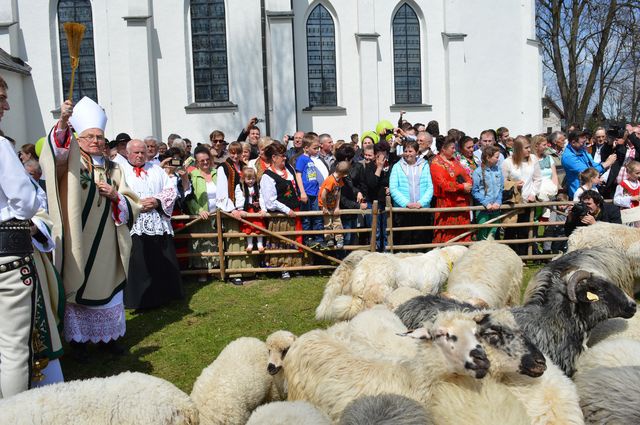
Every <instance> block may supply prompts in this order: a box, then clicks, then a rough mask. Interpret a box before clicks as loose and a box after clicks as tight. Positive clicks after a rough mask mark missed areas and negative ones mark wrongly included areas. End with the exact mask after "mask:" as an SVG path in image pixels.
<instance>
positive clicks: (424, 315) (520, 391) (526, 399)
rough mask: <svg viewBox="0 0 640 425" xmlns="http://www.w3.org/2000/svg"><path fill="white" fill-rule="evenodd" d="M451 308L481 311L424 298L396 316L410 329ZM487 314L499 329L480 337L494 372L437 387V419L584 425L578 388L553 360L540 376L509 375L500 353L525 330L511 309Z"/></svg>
mask: <svg viewBox="0 0 640 425" xmlns="http://www.w3.org/2000/svg"><path fill="white" fill-rule="evenodd" d="M450 309H454V310H461V311H466V312H467V314H478V313H479V312H480V311H481V310H478V311H476V308H475V307H474V306H472V305H470V304H465V303H460V302H458V301H455V300H451V299H444V298H441V297H434V296H422V297H418V298H415V299H412V300H410V301H409V302H407V303H405V304H404V305H402V306H401V307H400V308H398V309H397V310H396V313H397V314H398V315H399V316H400V317H401V318H402V320H403V322H404V323H405V324H407V325H408V326H409V327H411V326H412V325H414V324H415V323H422V322H424V321H428V320H433V318H434V317H435V315H436V314H437V313H438V311H439V310H445V311H446V310H450ZM484 312H490V315H489V316H488V317H491V318H492V322H493V326H494V327H497V329H496V333H495V334H492V333H488V334H487V333H486V332H484V335H483V332H482V330H480V333H479V339H480V340H481V341H483V345H484V347H485V348H486V350H487V356H488V357H489V360H490V361H491V364H492V366H491V370H490V374H489V376H488V377H487V378H485V379H483V380H482V381H470V380H467V379H453V380H447V381H444V382H441V383H440V384H438V385H437V386H436V387H435V390H434V397H433V400H432V401H433V406H432V413H433V416H434V419H437V420H438V421H440V422H442V423H456V424H482V423H509V424H519V423H531V424H536V425H542V424H547V425H550V424H557V425H560V424H581V423H582V422H583V421H582V412H581V410H580V406H579V404H578V395H577V391H576V388H575V385H574V384H573V382H571V380H570V379H569V378H568V377H567V376H566V375H565V374H564V373H563V372H562V371H561V370H560V369H559V368H558V367H557V366H556V365H554V364H553V363H551V361H547V362H546V367H547V369H546V371H545V372H544V374H543V375H542V376H540V377H535V374H534V375H533V377H530V376H527V374H526V373H524V374H523V373H512V372H511V373H508V372H509V367H510V366H509V364H505V365H503V366H502V367H501V366H500V363H501V362H500V360H499V358H500V357H498V355H502V356H504V352H512V348H511V347H510V345H511V344H510V343H509V341H511V340H512V339H513V338H514V335H515V336H517V335H518V334H520V333H521V331H519V326H518V325H517V323H516V322H515V318H514V317H513V314H512V313H511V312H510V311H509V310H507V309H502V310H485V311H484ZM527 340H528V339H527ZM503 344H506V346H502V345H503ZM503 358H504V357H503ZM507 360H508V357H507ZM494 364H495V367H494ZM511 367H513V366H511ZM505 371H506V372H507V373H505ZM452 384H455V385H452ZM465 406H466V408H463V407H465ZM483 406H485V407H484V408H483ZM459 412H460V413H459ZM453 418H455V420H454V419H453Z"/></svg>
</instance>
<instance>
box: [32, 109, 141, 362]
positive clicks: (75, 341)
mask: <svg viewBox="0 0 640 425" xmlns="http://www.w3.org/2000/svg"><path fill="white" fill-rule="evenodd" d="M69 123H71V125H72V126H73V130H74V131H76V132H77V136H75V135H74V134H73V132H72V130H71V128H70V127H69ZM106 123H107V117H106V115H105V113H104V111H103V109H102V108H101V107H100V106H99V105H98V104H97V103H95V102H94V101H93V100H91V99H89V98H88V97H84V98H82V99H81V100H80V101H79V102H78V104H77V105H76V106H75V108H74V107H73V104H72V103H71V102H70V101H66V102H65V103H64V104H63V105H62V107H61V114H60V120H59V121H58V123H57V124H56V125H55V126H54V127H53V129H52V130H51V132H50V133H49V136H48V139H47V143H45V145H44V147H43V150H42V155H41V158H40V160H41V163H42V165H43V168H44V173H45V176H46V178H47V191H48V193H47V195H48V203H49V215H50V216H51V219H52V220H53V223H54V228H53V236H54V241H55V244H56V250H55V256H54V265H55V267H56V269H57V270H58V272H59V273H60V275H61V276H62V281H63V284H64V290H65V296H66V301H67V304H66V307H65V315H64V336H65V339H66V340H67V341H71V343H72V346H73V347H74V351H75V355H76V357H77V358H78V359H80V360H86V358H87V345H86V343H88V342H94V343H103V344H104V348H105V349H107V350H108V351H110V352H112V353H114V354H120V353H122V352H123V349H122V348H121V347H120V346H119V345H118V344H117V343H116V342H115V341H116V340H117V339H118V338H120V337H121V336H123V335H124V333H125V317H124V303H123V296H122V289H123V288H124V286H125V282H126V278H127V270H128V267H129V254H130V252H131V236H130V235H129V230H130V229H129V227H130V226H131V225H133V223H134V220H135V217H136V216H137V214H138V210H139V206H138V204H137V202H138V198H137V197H136V196H135V194H134V193H133V192H131V190H130V189H129V187H128V186H127V184H126V182H125V179H124V176H123V175H122V169H121V168H120V167H119V166H118V165H117V164H115V163H113V162H112V161H110V160H108V159H106V158H105V157H104V156H103V152H104V145H105V139H104V128H105V125H106Z"/></svg>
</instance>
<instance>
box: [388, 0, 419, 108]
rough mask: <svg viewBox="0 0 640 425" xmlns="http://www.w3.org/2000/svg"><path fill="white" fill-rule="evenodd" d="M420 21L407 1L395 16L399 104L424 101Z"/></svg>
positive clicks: (397, 97)
mask: <svg viewBox="0 0 640 425" xmlns="http://www.w3.org/2000/svg"><path fill="white" fill-rule="evenodd" d="M421 72H422V70H421V64H420V22H419V21H418V16H417V15H416V12H415V11H414V10H413V9H412V8H411V6H409V5H408V4H406V3H405V4H403V5H402V6H400V8H399V9H398V11H397V12H396V14H395V16H394V17H393V76H394V78H393V82H394V86H395V92H396V103H422V81H421Z"/></svg>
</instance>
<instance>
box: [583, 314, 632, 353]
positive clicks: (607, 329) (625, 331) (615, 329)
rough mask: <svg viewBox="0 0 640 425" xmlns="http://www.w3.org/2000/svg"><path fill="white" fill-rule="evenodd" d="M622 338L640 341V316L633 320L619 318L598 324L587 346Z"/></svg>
mask: <svg viewBox="0 0 640 425" xmlns="http://www.w3.org/2000/svg"><path fill="white" fill-rule="evenodd" d="M621 338H624V339H632V340H634V341H640V314H638V313H636V314H635V315H634V316H633V317H632V318H631V319H621V318H619V317H617V318H615V319H609V320H605V321H604V322H602V323H600V324H598V326H596V327H595V328H593V330H592V331H591V335H589V341H588V342H587V346H589V347H593V346H594V345H596V344H598V343H600V342H601V341H607V340H610V339H621Z"/></svg>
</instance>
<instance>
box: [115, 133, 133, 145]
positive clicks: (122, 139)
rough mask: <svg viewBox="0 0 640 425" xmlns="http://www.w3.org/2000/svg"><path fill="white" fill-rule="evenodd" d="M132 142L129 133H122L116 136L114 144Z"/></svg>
mask: <svg viewBox="0 0 640 425" xmlns="http://www.w3.org/2000/svg"><path fill="white" fill-rule="evenodd" d="M129 141H131V136H129V135H128V134H127V133H120V134H118V135H117V136H116V138H115V140H114V142H116V143H122V142H125V143H126V142H129Z"/></svg>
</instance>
